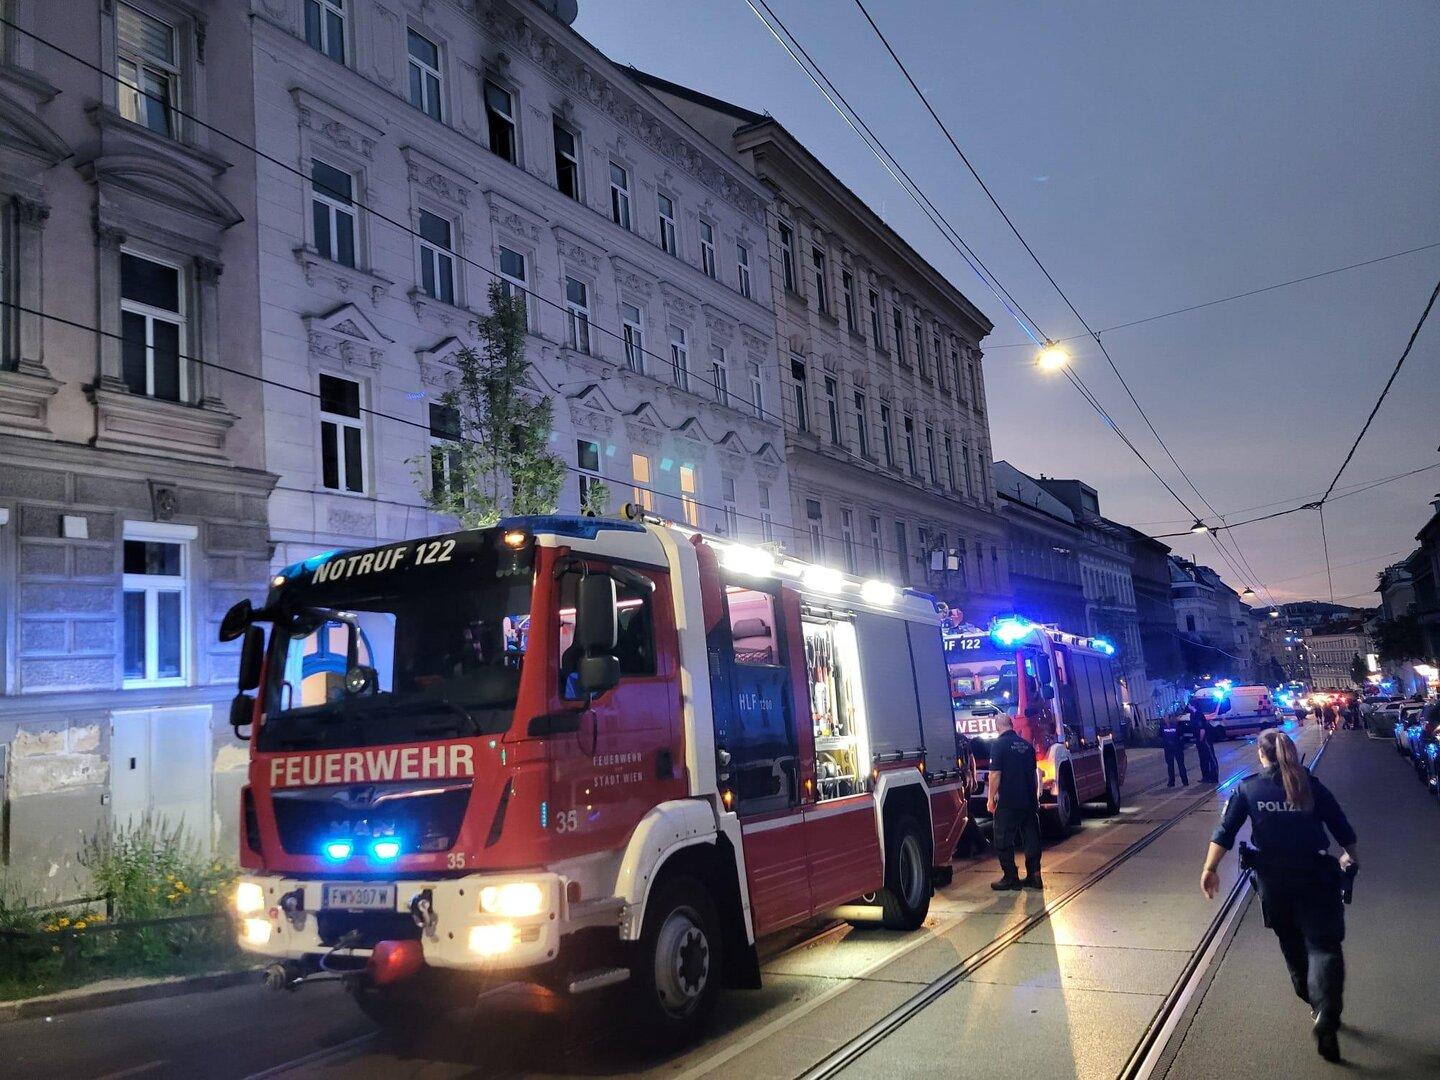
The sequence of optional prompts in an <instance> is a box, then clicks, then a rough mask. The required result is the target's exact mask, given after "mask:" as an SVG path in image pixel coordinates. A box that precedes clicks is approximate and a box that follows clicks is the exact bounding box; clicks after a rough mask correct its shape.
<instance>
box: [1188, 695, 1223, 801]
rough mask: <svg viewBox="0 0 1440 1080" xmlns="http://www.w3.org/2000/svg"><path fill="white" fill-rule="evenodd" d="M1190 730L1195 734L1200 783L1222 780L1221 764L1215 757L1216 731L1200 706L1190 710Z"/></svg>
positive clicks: (1212, 782)
mask: <svg viewBox="0 0 1440 1080" xmlns="http://www.w3.org/2000/svg"><path fill="white" fill-rule="evenodd" d="M1190 730H1191V731H1193V732H1194V733H1195V756H1196V757H1198V758H1199V759H1200V782H1201V783H1202V784H1203V783H1211V784H1214V783H1216V782H1218V781H1219V779H1220V762H1219V761H1218V760H1217V759H1216V757H1215V729H1214V728H1212V727H1211V726H1210V721H1209V720H1207V719H1205V710H1204V709H1203V708H1200V707H1199V706H1192V708H1191V709H1190Z"/></svg>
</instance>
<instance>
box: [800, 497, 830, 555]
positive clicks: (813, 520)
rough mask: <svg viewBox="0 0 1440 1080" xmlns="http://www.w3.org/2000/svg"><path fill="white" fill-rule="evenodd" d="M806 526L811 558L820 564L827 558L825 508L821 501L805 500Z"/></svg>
mask: <svg viewBox="0 0 1440 1080" xmlns="http://www.w3.org/2000/svg"><path fill="white" fill-rule="evenodd" d="M811 507H814V508H815V513H814V514H812V513H811V512H810V508H811ZM805 526H806V529H807V530H808V531H809V533H810V557H811V558H812V559H814V560H815V561H816V562H819V561H820V560H821V559H823V558H825V506H824V504H823V503H821V501H820V500H819V499H806V500H805Z"/></svg>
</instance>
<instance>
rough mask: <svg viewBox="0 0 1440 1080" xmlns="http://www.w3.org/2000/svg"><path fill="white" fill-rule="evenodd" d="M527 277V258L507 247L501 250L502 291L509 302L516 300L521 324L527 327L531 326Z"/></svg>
mask: <svg viewBox="0 0 1440 1080" xmlns="http://www.w3.org/2000/svg"><path fill="white" fill-rule="evenodd" d="M528 288H529V287H528V286H527V285H526V276H525V256H524V255H522V254H520V252H518V251H511V250H510V249H509V248H507V247H501V248H500V291H501V292H502V293H503V294H504V295H505V298H506V299H507V300H514V301H516V302H518V303H519V305H520V315H521V322H522V323H523V324H524V325H525V326H527V327H528V326H529V325H530V316H529V311H528V310H527V307H526V302H525V294H526V292H527V290H528Z"/></svg>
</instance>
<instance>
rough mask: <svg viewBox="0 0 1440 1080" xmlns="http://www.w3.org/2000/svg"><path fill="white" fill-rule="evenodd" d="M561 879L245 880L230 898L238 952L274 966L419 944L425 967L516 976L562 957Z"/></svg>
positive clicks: (480, 876)
mask: <svg viewBox="0 0 1440 1080" xmlns="http://www.w3.org/2000/svg"><path fill="white" fill-rule="evenodd" d="M564 906H565V882H564V880H563V879H562V878H561V877H560V876H559V875H558V874H547V873H535V874H523V875H522V874H472V875H469V876H467V877H460V878H444V879H439V880H434V881H411V880H405V881H396V880H394V879H390V880H383V881H382V880H372V881H330V880H309V879H303V878H293V877H287V876H282V875H264V874H247V875H245V876H244V877H242V878H241V879H240V881H239V883H238V884H237V886H236V891H235V903H234V907H235V912H236V914H237V916H238V920H237V925H238V928H239V933H238V938H239V944H240V947H241V948H242V949H243V950H245V951H246V952H249V953H254V954H257V955H259V956H265V957H269V958H271V959H274V960H304V959H306V958H308V957H325V956H327V955H328V954H332V953H333V954H335V955H336V956H337V957H339V958H341V959H342V960H348V959H350V958H365V957H368V956H369V955H370V954H371V952H372V951H373V948H374V946H375V945H376V944H378V943H379V942H380V941H386V940H397V939H399V940H418V941H419V942H420V945H421V949H422V951H423V954H424V959H425V963H426V964H428V965H430V966H432V967H437V968H451V969H456V970H464V971H476V972H481V971H515V970H519V969H523V968H531V967H538V966H539V965H541V964H545V963H548V962H549V961H551V960H554V959H555V957H556V956H557V955H558V954H559V951H560V936H561V925H562V923H563V920H564V914H565V912H564Z"/></svg>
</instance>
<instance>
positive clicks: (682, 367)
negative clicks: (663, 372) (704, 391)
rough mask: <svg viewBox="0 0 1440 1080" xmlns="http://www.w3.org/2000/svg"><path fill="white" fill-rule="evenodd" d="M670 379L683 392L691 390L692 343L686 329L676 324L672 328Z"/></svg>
mask: <svg viewBox="0 0 1440 1080" xmlns="http://www.w3.org/2000/svg"><path fill="white" fill-rule="evenodd" d="M677 335H678V337H677ZM670 379H671V381H672V382H673V383H674V384H675V385H676V386H678V387H679V388H680V389H681V390H689V389H690V342H689V338H688V337H687V336H686V334H685V328H684V327H683V326H675V325H674V324H672V325H671V327H670Z"/></svg>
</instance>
